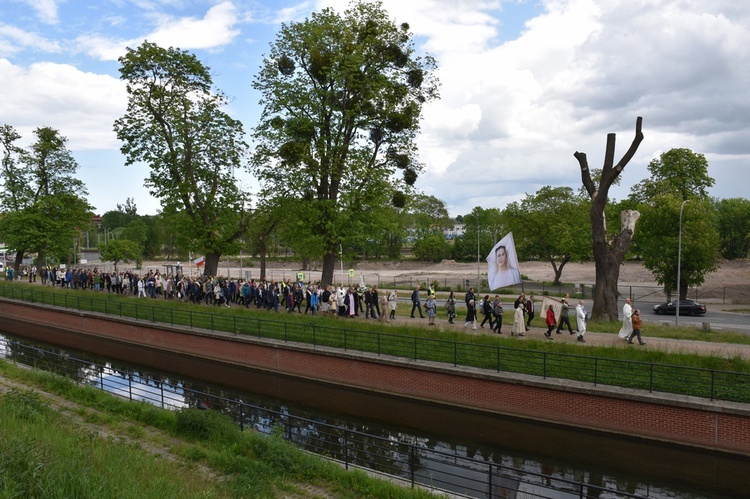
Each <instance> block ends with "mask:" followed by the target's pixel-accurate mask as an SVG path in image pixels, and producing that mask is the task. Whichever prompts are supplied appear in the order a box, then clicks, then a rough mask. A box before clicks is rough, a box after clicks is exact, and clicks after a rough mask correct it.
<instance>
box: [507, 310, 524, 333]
mask: <svg viewBox="0 0 750 499" xmlns="http://www.w3.org/2000/svg"><path fill="white" fill-rule="evenodd" d="M523 313H524V303H523V302H519V303H518V307H517V308H516V311H515V312H514V313H513V327H511V328H510V335H511V336H513V335H514V334H517V335H518V336H525V335H524V333H525V332H526V321H525V320H524V317H523Z"/></svg>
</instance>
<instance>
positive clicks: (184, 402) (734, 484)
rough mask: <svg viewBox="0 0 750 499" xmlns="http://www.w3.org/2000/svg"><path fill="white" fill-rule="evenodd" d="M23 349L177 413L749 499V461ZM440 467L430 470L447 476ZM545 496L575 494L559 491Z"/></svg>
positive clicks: (178, 360)
mask: <svg viewBox="0 0 750 499" xmlns="http://www.w3.org/2000/svg"><path fill="white" fill-rule="evenodd" d="M21 346H24V347H26V346H31V347H33V348H35V349H40V351H41V352H43V353H42V355H43V356H44V352H50V353H53V352H55V353H60V352H62V353H64V355H63V356H52V355H49V356H46V357H45V362H44V366H43V367H42V366H40V365H39V363H38V362H37V361H34V364H35V365H36V367H38V368H45V369H49V370H54V371H65V370H66V368H65V366H63V365H62V364H63V363H65V362H69V361H71V359H78V361H79V362H80V361H83V364H82V365H84V366H87V367H86V368H80V367H77V368H76V369H77V371H78V373H77V374H76V376H77V377H78V378H79V380H80V379H83V380H84V382H86V383H88V384H92V385H98V386H101V387H104V388H105V389H108V390H109V391H112V392H116V393H118V392H120V391H122V389H121V388H118V386H121V385H119V384H118V383H116V382H115V381H116V379H119V378H125V377H129V378H130V379H133V378H147V379H151V380H162V381H163V382H164V385H165V386H166V385H169V386H172V387H178V388H177V389H175V390H171V393H170V394H169V400H170V404H169V405H170V406H171V407H174V408H179V407H185V406H198V407H202V408H209V407H211V408H219V407H214V406H216V405H220V404H222V402H221V400H227V399H228V400H237V399H239V400H242V401H243V402H245V403H249V404H251V405H252V406H254V407H256V408H257V411H258V412H259V414H257V415H255V416H253V417H251V419H252V418H254V420H255V421H256V422H257V421H267V424H268V425H271V424H272V423H271V422H270V418H268V417H267V415H266V412H265V411H266V410H268V411H275V412H277V413H283V414H289V415H295V416H298V417H301V418H308V419H309V420H313V421H317V422H320V423H326V424H331V425H340V426H343V427H346V428H348V429H351V430H353V431H357V432H362V433H363V434H368V435H375V436H377V437H379V438H384V439H388V440H391V441H393V442H408V443H410V444H414V443H418V445H419V446H421V447H424V448H429V449H433V450H435V451H440V452H441V453H446V454H450V455H451V456H454V458H455V459H464V458H470V459H473V460H479V461H487V462H493V463H497V464H502V465H505V466H508V467H512V468H515V469H516V470H517V472H518V474H519V476H520V475H524V474H527V475H529V476H532V475H533V476H535V477H539V476H552V477H560V478H561V479H566V480H571V481H576V482H582V483H587V484H592V485H598V486H602V487H606V488H608V489H610V491H611V492H605V493H604V494H602V495H599V496H598V497H618V495H619V494H618V491H619V492H621V493H622V495H625V494H628V493H632V494H637V495H640V496H645V497H655V498H672V497H680V498H730V497H749V496H750V488H749V487H748V486H747V473H748V470H750V458H746V457H741V456H733V455H728V454H721V453H715V452H709V451H702V450H698V449H691V448H687V447H682V446H676V445H671V444H658V443H653V442H646V441H642V440H640V439H637V438H627V437H622V436H613V435H607V434H602V433H599V432H592V431H587V430H586V429H584V428H570V427H559V426H554V425H551V424H544V423H538V422H531V421H525V420H520V419H514V418H509V417H500V416H497V415H489V414H483V413H478V412H475V411H462V410H460V409H454V408H447V407H444V406H439V405H436V404H430V403H426V402H418V401H409V400H403V399H399V398H395V397H388V396H383V395H379V394H373V393H366V392H363V391H358V390H351V389H346V388H341V387H334V386H331V385H325V384H320V383H314V382H307V381H303V380H299V379H294V378H291V377H287V376H282V375H277V374H269V373H264V372H257V371H253V370H249V369H242V368H227V367H226V366H217V365H216V364H214V363H212V362H208V361H196V360H195V359H187V358H185V357H182V356H179V355H170V354H167V353H164V352H153V351H147V350H144V351H143V352H141V353H142V354H141V355H138V356H134V355H133V354H132V352H127V353H124V352H122V351H121V350H119V351H118V349H117V347H116V346H115V345H113V346H112V350H111V351H106V348H104V349H102V347H101V345H100V346H98V347H97V348H96V350H97V351H96V352H93V353H92V352H81V351H73V350H70V349H64V350H61V349H60V348H59V347H56V346H53V345H45V344H39V343H34V342H30V341H28V340H25V339H21V338H16V337H13V336H11V335H0V358H5V359H7V360H10V361H14V362H18V363H24V362H28V360H29V356H28V355H25V354H22V353H21V352H22V350H21ZM51 359H53V360H51ZM123 359H128V361H127V362H126V361H124V360H123ZM132 361H136V362H138V363H137V364H136V363H132ZM77 365H81V364H80V363H79V364H77ZM88 366H99V367H97V368H96V369H94V368H89V367H88ZM100 366H106V368H101V367H100ZM188 389H189V390H188ZM162 391H163V388H162ZM188 391H189V393H201V394H219V395H220V397H219V398H216V399H214V398H211V399H210V400H209V397H207V396H205V397H195V396H188V395H186V394H187V393H188ZM118 394H120V395H122V394H123V393H118ZM131 397H132V393H131ZM162 397H163V394H162ZM261 412H263V413H264V414H262V415H261V414H260V413H261ZM263 424H266V423H263ZM256 427H257V424H256ZM629 430H630V431H632V433H633V435H637V432H638V421H633V423H632V427H631V428H630V429H629ZM438 468H439V467H435V469H433V470H431V472H432V473H439V472H440V469H438ZM457 487H458V485H457ZM504 490H505V489H504ZM504 493H505V492H504ZM476 495H477V496H482V495H481V494H476ZM522 495H523V494H520V495H519V496H522ZM488 496H489V494H486V495H484V497H488ZM503 496H505V495H503ZM513 497H515V496H513ZM545 497H571V495H570V494H563V493H560V494H556V493H554V494H550V495H546V496H545ZM588 497H592V495H591V494H589V495H588Z"/></svg>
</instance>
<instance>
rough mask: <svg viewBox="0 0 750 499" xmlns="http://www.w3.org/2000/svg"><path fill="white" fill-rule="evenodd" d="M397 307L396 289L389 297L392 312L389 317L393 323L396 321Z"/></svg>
mask: <svg viewBox="0 0 750 499" xmlns="http://www.w3.org/2000/svg"><path fill="white" fill-rule="evenodd" d="M396 307H398V291H397V290H395V289H394V290H393V291H391V294H389V295H388V309H389V310H390V312H389V315H388V317H389V319H390V320H392V321H393V320H396Z"/></svg>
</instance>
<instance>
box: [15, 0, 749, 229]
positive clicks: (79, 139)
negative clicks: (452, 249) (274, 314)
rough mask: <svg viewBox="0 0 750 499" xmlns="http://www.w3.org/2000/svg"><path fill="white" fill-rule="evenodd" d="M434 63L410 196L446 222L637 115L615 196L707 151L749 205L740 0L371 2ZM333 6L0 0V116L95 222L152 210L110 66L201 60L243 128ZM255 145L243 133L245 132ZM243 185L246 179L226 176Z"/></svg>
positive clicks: (572, 177)
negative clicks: (76, 189)
mask: <svg viewBox="0 0 750 499" xmlns="http://www.w3.org/2000/svg"><path fill="white" fill-rule="evenodd" d="M382 4H383V6H384V8H385V9H386V10H387V11H388V12H389V14H390V15H391V17H392V18H393V19H394V20H395V21H396V22H397V23H399V24H400V23H402V22H407V23H409V25H410V27H411V30H412V33H413V35H414V42H415V47H416V49H417V51H418V52H419V53H421V54H424V53H427V54H430V55H432V56H433V57H434V58H435V59H436V60H437V65H438V71H437V76H438V78H439V79H440V82H441V88H440V95H441V98H440V100H438V101H436V102H433V103H430V104H428V105H427V106H425V108H424V110H423V111H424V112H423V115H424V116H423V121H422V124H421V133H420V134H419V137H418V147H419V158H420V161H421V162H422V163H423V164H424V166H425V171H424V172H423V174H422V175H421V176H420V177H419V179H418V180H417V183H416V187H417V188H418V189H419V190H421V191H422V192H424V193H425V194H428V195H432V196H435V197H437V198H438V199H441V200H443V201H444V202H445V203H446V206H447V208H448V211H449V213H450V214H451V215H452V216H457V215H465V214H467V213H470V212H471V210H472V209H473V208H474V207H476V206H481V207H483V208H499V209H503V208H504V207H505V206H506V205H507V204H508V203H510V202H513V201H519V200H521V199H523V198H524V197H525V196H526V194H533V193H535V192H536V191H537V190H538V189H539V188H541V187H543V186H545V185H552V186H562V185H564V186H570V187H573V188H574V189H578V188H579V187H580V185H581V179H580V169H579V166H578V162H577V161H576V159H575V158H574V157H573V153H574V152H575V151H582V152H585V153H587V156H588V160H589V164H590V166H591V167H592V168H600V167H601V166H602V163H603V161H604V149H605V144H606V136H607V134H608V133H616V134H617V152H616V158H615V159H616V160H619V158H620V157H621V156H622V155H623V154H624V152H625V151H626V150H627V148H628V147H629V146H630V143H631V141H632V140H633V136H634V131H635V122H636V118H637V117H638V116H642V117H643V133H644V135H645V139H644V141H643V142H642V143H641V146H640V148H639V149H638V152H637V154H636V155H635V157H634V158H633V159H632V160H631V162H630V163H629V165H628V166H627V167H626V168H625V170H624V172H623V174H622V177H621V183H620V185H619V186H615V187H613V188H612V189H611V190H610V196H611V197H613V198H615V199H622V198H625V197H627V195H628V193H629V192H630V189H631V187H632V186H633V185H635V184H637V183H638V182H639V181H641V180H642V179H644V178H647V176H648V170H647V165H648V163H649V162H650V161H651V160H652V159H654V158H656V157H658V156H659V154H661V153H663V152H666V151H668V150H670V149H672V148H678V147H684V148H689V149H691V150H693V151H694V152H697V153H702V154H704V155H705V156H706V159H707V160H708V162H709V175H711V176H712V177H713V178H714V179H715V180H716V184H715V185H714V187H713V188H712V189H710V194H711V195H712V196H715V197H719V198H732V197H748V185H750V184H745V181H742V180H741V179H742V178H745V177H744V175H746V174H747V172H748V167H749V166H750V2H747V1H738V0H408V1H407V0H383V2H382ZM347 5H348V1H347V0H317V1H299V0H297V1H294V0H292V1H287V0H254V1H238V0H235V1H232V0H223V1H222V0H217V1H212V0H97V1H83V0H0V124H8V125H12V126H13V127H14V128H15V129H16V130H17V131H18V132H19V133H20V134H21V135H22V136H23V139H22V141H21V142H20V145H24V146H26V145H28V144H29V143H31V141H32V140H33V135H32V133H33V131H34V130H35V129H36V128H38V127H42V126H50V127H53V128H56V129H58V130H59V131H60V133H61V134H62V135H63V136H65V137H67V139H68V143H67V146H68V149H69V150H70V151H71V152H72V154H73V156H74V158H75V159H76V161H77V162H78V164H79V165H80V168H79V170H78V173H77V176H78V178H80V179H81V180H82V181H83V182H84V183H85V184H86V186H87V189H88V191H89V196H88V200H89V203H90V204H91V205H93V206H94V207H95V210H94V212H95V213H97V214H102V213H105V212H107V211H110V210H114V209H116V207H117V204H124V203H125V200H126V199H127V198H133V199H134V201H135V204H136V206H137V208H138V213H139V214H156V213H157V212H158V211H159V209H160V206H159V201H158V200H157V199H156V198H154V197H152V196H151V195H150V194H149V193H148V190H147V189H146V188H145V187H144V185H143V184H144V179H145V178H146V177H147V175H148V167H147V166H146V165H143V164H140V165H131V166H125V157H124V156H123V155H122V154H121V153H120V147H121V144H120V143H119V141H118V140H117V138H116V136H115V133H114V131H113V123H114V121H115V120H116V119H117V118H119V117H121V116H123V115H124V113H125V110H126V106H127V96H126V93H125V83H124V82H123V81H121V80H120V79H119V72H118V69H119V64H118V62H117V58H118V57H120V56H122V55H124V53H125V49H126V47H131V48H136V47H137V46H139V45H140V44H141V43H142V42H143V41H144V40H148V41H149V42H153V43H157V44H158V45H161V46H164V47H169V46H172V47H178V48H180V49H183V50H187V51H190V52H191V53H193V54H195V55H196V56H197V57H198V58H199V60H200V61H201V62H202V63H203V64H205V65H207V66H208V67H210V68H211V71H212V74H213V77H214V83H215V85H216V87H217V89H219V90H221V91H223V92H224V93H226V94H228V95H229V96H230V97H231V103H230V104H229V106H228V108H227V109H225V111H226V112H227V113H228V114H230V115H231V116H232V117H233V118H236V119H239V120H240V121H242V123H243V125H244V128H245V130H246V131H248V132H250V131H251V130H252V128H253V127H254V126H255V125H256V124H257V120H258V117H259V115H260V110H261V107H260V104H259V101H260V95H259V94H258V93H257V92H256V91H254V90H253V89H252V81H253V78H254V77H255V75H256V73H257V72H258V70H259V68H260V66H261V62H262V59H263V56H264V55H265V54H267V53H268V52H269V47H270V43H272V42H273V41H274V39H275V36H276V34H277V32H278V30H279V28H280V26H281V24H282V23H289V22H294V21H301V20H304V19H305V18H307V17H309V16H310V14H311V13H312V12H315V11H319V10H321V9H323V8H325V7H331V8H334V9H336V10H339V11H343V10H344V9H345V8H346V7H347ZM248 139H249V140H251V138H250V137H248ZM240 180H241V181H242V182H243V184H246V186H247V187H248V188H250V189H253V188H255V189H257V184H254V181H253V179H252V178H243V179H240Z"/></svg>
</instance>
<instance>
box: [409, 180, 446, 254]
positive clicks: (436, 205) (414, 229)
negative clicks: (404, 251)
mask: <svg viewBox="0 0 750 499" xmlns="http://www.w3.org/2000/svg"><path fill="white" fill-rule="evenodd" d="M407 206H408V224H409V230H410V233H411V235H412V237H413V238H414V246H413V247H412V251H413V253H414V257H415V258H416V259H417V260H424V261H428V262H439V261H441V260H443V259H445V258H449V257H450V255H451V250H452V248H451V246H450V244H449V243H448V241H446V239H445V234H446V232H447V231H448V229H451V228H453V226H454V223H453V219H451V217H450V215H449V214H448V208H446V206H445V203H444V202H443V201H442V200H440V199H438V198H436V197H435V196H428V195H426V194H415V195H414V196H412V198H411V199H410V200H409V203H408V205H407Z"/></svg>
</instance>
